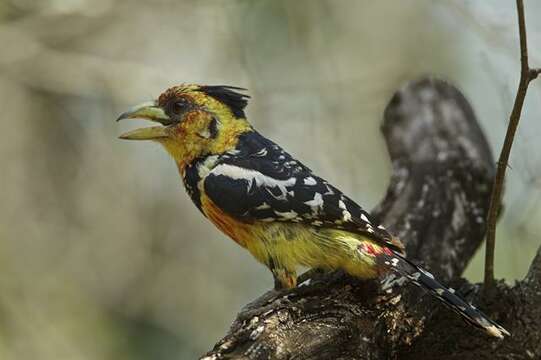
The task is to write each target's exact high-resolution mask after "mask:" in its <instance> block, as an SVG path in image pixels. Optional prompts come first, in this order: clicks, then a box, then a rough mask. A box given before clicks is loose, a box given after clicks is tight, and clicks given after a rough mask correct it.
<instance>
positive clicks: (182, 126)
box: [117, 84, 252, 168]
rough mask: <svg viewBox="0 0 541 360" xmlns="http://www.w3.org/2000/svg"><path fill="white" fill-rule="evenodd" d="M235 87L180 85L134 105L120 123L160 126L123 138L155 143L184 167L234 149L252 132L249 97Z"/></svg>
mask: <svg viewBox="0 0 541 360" xmlns="http://www.w3.org/2000/svg"><path fill="white" fill-rule="evenodd" d="M242 90H245V89H242V88H237V87H233V86H206V85H193V84H191V85H180V86H174V87H172V88H169V89H167V90H166V91H165V92H163V93H162V94H161V95H160V96H159V97H158V99H157V100H155V101H150V102H146V103H143V104H140V105H137V106H135V107H134V108H132V109H131V110H129V111H127V112H125V113H123V114H121V115H120V116H119V117H118V119H117V120H123V119H146V120H150V121H153V122H157V123H160V124H161V125H160V126H152V127H145V128H139V129H136V130H132V131H129V132H127V133H124V134H122V135H120V138H121V139H126V140H153V141H156V142H159V143H160V144H162V145H163V146H164V147H165V149H166V150H167V151H168V152H169V153H170V154H171V156H172V157H173V158H174V159H175V160H176V162H177V164H178V165H179V166H181V168H183V167H184V166H185V165H187V164H189V163H190V162H191V161H193V160H194V159H196V158H198V157H201V156H205V155H211V154H221V153H223V152H225V151H228V150H231V149H233V148H234V147H235V146H236V144H237V141H238V136H239V135H240V134H242V133H244V132H247V131H252V127H251V126H250V124H249V123H248V122H247V121H246V116H245V114H244V108H245V107H246V105H247V104H248V98H249V96H248V95H244V94H242V93H239V92H238V91H242Z"/></svg>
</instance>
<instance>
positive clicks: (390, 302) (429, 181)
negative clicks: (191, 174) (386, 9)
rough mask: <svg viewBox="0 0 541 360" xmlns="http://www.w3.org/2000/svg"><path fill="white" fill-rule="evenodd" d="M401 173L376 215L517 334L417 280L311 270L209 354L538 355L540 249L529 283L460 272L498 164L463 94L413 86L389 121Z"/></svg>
mask: <svg viewBox="0 0 541 360" xmlns="http://www.w3.org/2000/svg"><path fill="white" fill-rule="evenodd" d="M382 132H383V135H384V137H385V140H386V142H387V147H388V151H389V154H390V157H391V161H392V166H393V174H392V177H391V180H390V184H389V188H388V190H387V194H386V196H385V197H384V199H383V201H382V202H381V204H380V205H379V206H377V208H376V209H375V210H374V211H373V214H374V216H376V217H377V218H378V219H379V220H380V221H381V222H382V223H383V224H384V225H385V226H386V227H387V228H388V229H389V230H390V231H391V232H393V233H394V234H395V235H397V236H398V237H399V238H400V239H402V240H403V241H404V242H405V243H406V249H407V254H408V257H409V258H410V259H413V260H415V261H417V262H419V263H421V264H422V265H423V266H425V267H427V268H429V269H430V271H431V272H433V273H434V274H435V275H436V276H437V277H438V278H439V279H440V280H442V281H444V282H450V285H452V286H454V287H455V288H456V289H457V292H458V293H460V294H461V295H462V296H463V297H465V298H466V299H467V300H469V301H471V302H472V303H474V304H476V305H477V306H478V307H479V308H480V309H482V310H483V312H485V313H486V314H487V315H489V316H490V317H491V318H492V319H494V320H495V321H497V322H499V323H500V324H501V325H503V326H504V327H505V328H506V329H507V330H509V331H510V332H511V337H508V338H506V339H504V340H498V339H494V338H490V337H488V336H487V335H485V334H484V333H483V332H481V331H479V330H478V329H475V328H473V327H471V326H470V325H468V324H466V323H464V322H463V321H462V320H461V319H460V317H459V316H458V315H456V314H454V313H453V312H451V311H450V310H448V309H447V308H445V307H444V306H442V305H441V303H439V302H437V301H436V300H434V299H432V298H431V297H430V296H428V295H426V296H425V295H424V294H423V292H422V291H421V290H419V289H417V288H415V287H413V286H410V285H404V286H400V287H395V288H393V289H392V291H389V292H383V291H382V290H381V287H380V285H379V282H378V281H362V280H359V279H355V278H352V277H350V276H348V275H346V274H344V273H342V272H334V273H326V274H317V273H316V274H313V275H310V276H309V277H308V279H307V280H306V281H305V282H304V283H302V284H300V286H298V287H297V288H295V289H292V290H284V291H279V292H277V291H274V290H271V291H269V292H267V293H266V294H264V295H262V296H261V297H260V298H258V299H256V300H255V301H253V302H252V303H250V304H248V305H246V306H245V307H244V308H243V309H242V311H241V312H240V313H239V314H238V316H237V319H236V320H235V321H234V322H233V324H232V326H231V328H230V330H229V332H228V334H226V335H225V337H224V338H223V339H221V340H220V341H219V342H218V343H217V344H216V345H215V346H214V349H213V350H212V351H210V352H208V353H207V354H206V355H205V356H204V357H203V359H205V360H211V359H460V360H467V359H484V358H501V359H510V358H512V359H538V358H541V332H540V325H539V319H541V306H540V305H539V304H541V250H540V252H538V254H537V256H536V258H535V259H534V261H533V263H532V265H531V267H530V271H529V273H528V275H527V276H526V278H525V279H524V280H523V281H520V282H517V283H516V284H515V285H514V286H508V285H506V284H505V283H503V282H498V283H497V286H496V288H495V289H493V290H492V291H491V292H489V293H487V294H483V296H484V297H483V298H481V297H480V294H481V293H482V292H481V287H482V285H480V284H470V283H469V282H467V281H466V280H463V279H459V278H458V277H459V276H460V275H461V274H462V272H463V271H464V269H465V267H466V265H467V264H468V261H469V260H470V259H471V257H472V256H473V255H474V253H475V251H476V250H477V249H478V248H479V245H480V244H481V242H482V240H483V236H484V233H485V225H486V224H485V219H486V216H487V210H488V202H489V201H488V200H489V195H490V192H491V185H492V183H493V179H494V174H495V168H494V160H493V157H492V154H491V152H490V149H489V146H488V144H487V142H486V139H485V137H484V135H483V132H482V130H481V128H480V127H479V124H478V123H477V120H476V118H475V115H474V113H473V110H472V108H471V106H470V105H469V103H468V102H467V100H466V99H465V98H464V96H463V95H462V94H461V93H460V91H458V90H457V89H456V88H454V87H453V86H452V85H450V84H448V83H446V82H444V81H441V80H437V79H433V78H423V79H420V80H418V81H414V82H411V83H408V84H406V85H405V86H404V87H403V88H402V89H400V90H399V91H398V92H397V93H396V94H395V95H394V96H393V97H392V99H391V101H390V102H389V104H388V106H387V108H386V110H385V114H384V122H383V125H382Z"/></svg>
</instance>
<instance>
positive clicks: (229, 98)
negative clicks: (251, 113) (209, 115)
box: [198, 85, 250, 118]
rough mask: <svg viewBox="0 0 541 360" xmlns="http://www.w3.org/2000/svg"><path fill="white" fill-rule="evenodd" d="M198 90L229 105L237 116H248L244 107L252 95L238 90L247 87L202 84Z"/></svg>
mask: <svg viewBox="0 0 541 360" xmlns="http://www.w3.org/2000/svg"><path fill="white" fill-rule="evenodd" d="M198 90H199V91H201V92H203V93H205V94H206V95H208V96H210V97H212V98H214V99H216V100H218V101H219V102H221V103H222V104H224V105H227V106H228V107H229V108H230V109H231V112H232V113H233V115H235V117H237V118H246V115H245V114H244V108H246V105H248V99H249V98H250V96H248V95H246V94H242V93H240V92H238V90H240V91H246V89H244V88H240V87H235V86H227V85H202V86H200V87H199V89H198ZM236 90H237V91H236Z"/></svg>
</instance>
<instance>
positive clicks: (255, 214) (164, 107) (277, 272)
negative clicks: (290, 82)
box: [118, 84, 509, 338]
mask: <svg viewBox="0 0 541 360" xmlns="http://www.w3.org/2000/svg"><path fill="white" fill-rule="evenodd" d="M243 91H245V89H242V88H237V87H233V86H207V85H195V84H188V85H180V86H175V87H172V88H170V89H167V90H166V91H165V92H164V93H162V94H161V95H160V96H159V98H158V99H157V100H155V101H151V102H147V103H143V104H141V105H138V106H136V107H134V108H132V109H131V110H130V111H127V112H125V113H123V114H121V115H120V117H119V118H118V120H121V119H136V118H138V119H147V120H151V121H154V122H157V123H159V124H161V125H159V126H153V127H146V128H140V129H136V130H133V131H130V132H127V133H124V134H122V135H121V136H120V138H121V139H127V140H153V141H155V142H158V143H160V144H161V145H163V147H164V148H165V149H166V150H167V152H168V153H169V154H170V155H171V157H172V158H173V159H174V160H175V162H176V164H177V167H178V169H179V172H180V175H181V177H182V180H183V182H184V186H185V188H186V191H187V193H188V195H189V196H190V197H191V199H192V201H193V202H194V204H195V205H196V206H197V208H198V209H199V210H200V211H201V212H202V213H203V215H204V216H205V217H207V218H208V219H209V220H210V221H211V222H212V223H214V225H216V226H217V227H218V228H219V229H220V230H221V231H222V232H224V233H225V234H226V235H227V236H229V237H230V238H231V239H233V240H234V241H235V242H236V243H237V244H239V245H240V246H242V247H243V248H246V249H247V250H248V251H249V252H250V253H251V254H252V255H253V256H254V257H255V258H256V259H257V260H258V261H259V262H261V263H262V264H264V265H265V266H266V267H268V268H269V270H270V271H271V272H272V274H273V276H274V280H275V286H276V287H277V288H292V287H295V286H296V284H297V273H296V269H297V267H300V266H305V267H309V268H314V269H315V268H317V269H326V270H335V269H342V270H344V271H345V272H347V273H348V274H350V275H352V276H355V277H358V278H361V279H371V278H378V277H382V276H385V275H387V274H395V275H396V276H398V277H400V278H403V279H406V280H409V281H411V282H412V283H414V284H415V285H418V286H420V287H422V288H424V289H426V290H428V291H429V292H430V293H431V294H432V295H434V296H435V297H436V298H438V299H439V300H441V301H442V302H443V303H444V304H446V305H448V306H449V307H450V308H451V309H453V310H454V311H456V312H457V313H458V314H460V315H462V316H463V318H464V319H465V320H467V321H468V322H469V323H471V324H473V325H474V326H476V327H479V328H481V329H483V330H485V331H486V332H487V333H488V334H490V335H492V336H496V337H500V338H502V337H503V335H504V334H505V335H509V333H508V332H507V331H506V330H505V329H504V328H503V327H501V326H500V325H498V324H496V323H495V322H494V321H492V320H490V319H489V318H488V317H487V316H486V315H484V314H483V313H482V312H481V311H479V310H478V309H476V308H475V307H474V306H473V305H471V304H469V303H468V302H466V301H464V300H463V299H461V298H460V297H459V296H458V295H457V294H455V292H454V290H453V289H449V288H447V287H445V286H443V285H442V284H440V283H439V282H438V281H437V280H436V279H435V278H434V276H433V275H432V274H430V273H429V272H427V271H426V270H424V269H422V268H421V267H419V266H417V265H416V264H414V263H412V262H411V261H409V260H408V259H407V258H406V257H405V253H404V246H403V244H402V242H401V241H400V240H399V239H398V238H396V237H395V236H393V235H392V234H390V233H389V232H388V231H387V230H386V229H385V228H384V227H383V226H382V225H380V224H378V223H377V222H376V221H375V220H374V219H373V218H372V217H371V216H370V214H369V213H368V212H366V211H365V210H363V209H362V208H361V207H360V206H359V205H357V203H355V202H354V201H353V200H352V199H351V198H349V197H348V196H346V195H345V194H343V193H342V192H341V191H340V190H338V189H337V188H336V187H334V186H333V185H331V184H330V183H329V182H328V181H326V180H324V179H322V178H321V177H319V176H317V175H316V174H314V173H313V172H312V171H311V170H310V169H309V168H308V167H306V166H305V165H304V164H302V163H301V162H300V161H298V160H296V159H295V158H294V157H292V156H291V155H290V154H289V153H287V152H286V151H285V150H283V149H282V148H281V147H280V146H279V145H277V144H275V143H274V142H272V141H271V140H269V139H267V138H266V137H264V136H263V135H261V134H260V133H258V132H257V131H256V130H255V129H254V128H253V127H252V125H251V124H250V123H249V122H248V121H247V119H246V115H245V112H244V110H245V107H246V105H247V104H248V98H249V96H247V95H245V94H244V93H243Z"/></svg>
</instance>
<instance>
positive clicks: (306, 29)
mask: <svg viewBox="0 0 541 360" xmlns="http://www.w3.org/2000/svg"><path fill="white" fill-rule="evenodd" d="M525 5H526V11H527V15H526V19H527V25H528V37H529V44H530V63H531V64H532V66H541V21H540V20H539V17H538V16H537V15H538V14H540V13H541V2H539V1H534V0H530V1H526V4H525ZM0 44H1V48H0V109H1V110H0V111H1V120H0V130H1V134H2V135H1V136H2V140H1V141H0V164H1V172H0V199H1V200H0V359H2V360H4V359H9V360H11V359H18V360H26V359H40V360H48V359H55V360H57V359H77V360H78V359H81V360H83V359H84V360H94V359H96V360H97V359H100V360H107V359H115V360H119V359H136V360H146V359H158V360H161V359H164V360H165V359H192V358H195V357H196V356H197V355H200V354H202V353H204V352H205V351H206V350H209V349H210V348H211V347H212V346H213V345H214V343H215V341H216V340H218V339H219V338H220V337H221V335H223V334H224V333H225V332H226V330H227V329H228V327H229V325H230V323H231V321H232V320H233V319H234V317H235V314H236V313H237V312H238V311H239V310H240V308H241V307H242V306H243V305H244V304H246V303H247V302H249V301H250V300H252V299H254V298H255V297H257V296H258V295H260V294H262V293H263V292H264V291H266V290H267V289H269V288H270V287H271V286H272V278H271V276H270V273H268V272H267V270H265V269H264V268H263V267H262V266H261V265H259V264H257V263H256V261H255V260H253V259H252V258H251V256H250V255H249V254H248V253H247V252H245V251H244V250H242V249H240V248H239V247H238V246H237V245H236V244H234V243H233V242H232V241H230V240H229V239H226V238H225V236H224V235H222V234H221V233H220V232H218V230H216V229H215V228H214V227H213V226H211V225H210V224H209V223H207V221H206V220H205V219H204V218H203V217H202V216H201V215H200V214H199V213H198V211H197V209H196V208H195V207H194V206H193V205H192V203H191V201H190V200H189V198H188V196H187V195H186V194H185V193H184V190H183V188H182V186H181V182H180V179H179V176H178V175H177V169H176V167H175V165H174V163H173V161H171V160H170V159H169V158H168V156H167V155H166V153H165V152H164V151H163V150H162V149H161V148H160V147H159V146H158V145H156V144H153V143H141V142H138V143H133V142H122V141H120V140H118V139H117V136H118V134H120V132H122V131H125V130H128V129H131V128H134V127H137V126H138V125H141V124H136V123H132V124H117V123H115V122H114V120H115V118H116V117H117V115H118V114H119V113H120V112H122V111H124V110H126V109H127V108H128V107H129V106H131V105H134V104H137V103H139V102H141V101H146V100H150V99H153V98H155V97H156V96H157V95H158V94H159V93H160V92H161V91H162V90H164V89H165V88H167V87H169V86H171V85H175V84H178V83H181V82H199V83H208V84H229V85H237V86H243V87H246V88H248V89H249V92H250V94H251V95H252V100H251V103H250V105H249V107H248V111H247V114H248V117H249V119H250V120H251V121H252V122H253V124H254V125H255V126H256V127H257V128H258V129H259V130H260V131H262V132H263V133H264V134H266V135H268V136H269V137H270V138H271V139H273V140H276V141H277V142H279V143H280V144H282V145H284V147H286V149H288V150H289V151H290V152H291V153H293V154H294V155H296V156H298V157H300V158H301V159H303V160H304V163H306V164H307V165H309V166H310V167H311V168H312V169H313V170H314V171H316V172H318V173H320V174H321V175H322V176H324V177H326V178H327V179H329V180H331V181H332V182H334V183H336V184H337V185H338V186H339V187H340V188H342V189H343V190H344V191H345V192H346V193H348V194H351V196H352V197H353V198H354V199H356V200H358V201H359V202H360V203H361V204H364V205H365V207H367V208H371V207H373V206H374V205H375V204H377V202H378V201H379V199H381V197H382V195H383V194H384V191H385V189H386V186H387V181H388V178H389V171H390V164H389V160H388V156H387V153H386V150H385V147H384V144H383V140H382V138H381V136H380V133H379V124H380V121H381V116H382V112H383V109H384V107H385V104H386V102H387V101H388V99H389V98H390V97H391V95H392V93H393V92H394V91H395V90H396V89H397V88H398V87H399V86H400V85H401V84H403V82H404V81H407V80H411V79H414V78H416V77H418V76H421V75H425V74H436V75H439V76H442V77H444V78H447V79H449V80H451V81H452V82H454V83H455V84H456V85H457V86H459V87H460V88H461V89H462V90H463V91H464V93H465V94H466V96H467V97H468V98H469V100H470V101H471V102H472V104H473V107H474V109H475V110H476V113H477V115H478V117H479V121H480V122H481V125H482V127H483V128H484V129H485V131H486V134H487V137H488V138H489V141H490V143H491V145H492V147H493V151H494V153H495V154H498V153H499V149H500V146H501V144H502V141H503V137H504V133H505V126H506V122H507V119H508V114H509V112H510V109H511V107H512V102H513V99H514V94H515V90H516V86H517V83H518V73H519V62H518V35H517V28H516V11H515V8H514V2H512V1H504V0H500V1H491V2H473V1H446V2H433V1H428V0H427V1H421V0H418V1H415V0H408V1H400V2H397V1H377V2H376V1H359V0H342V1H331V0H327V1H311V0H297V1H286V0H268V1H256V0H253V1H248V0H244V1H240V0H184V1H175V0H149V1H143V0H140V1H130V0H0ZM540 117H541V80H538V81H537V82H534V83H532V86H531V87H530V90H529V93H528V97H527V99H526V105H525V110H524V115H523V117H522V120H521V121H522V122H521V126H520V129H519V132H518V135H517V138H516V141H515V146H514V148H513V153H512V158H511V164H510V170H509V171H508V182H507V192H506V196H505V204H506V210H505V216H504V217H503V219H502V221H501V222H500V227H499V233H498V242H497V254H496V256H497V257H496V260H497V264H496V275H497V276H498V277H499V278H505V279H506V281H508V282H510V283H512V282H514V281H515V280H516V279H521V278H522V277H523V276H524V274H525V272H526V270H527V268H528V265H529V263H530V261H531V259H532V257H533V254H534V251H535V250H536V249H537V247H538V246H539V245H540V243H541V240H540V236H539V234H540V233H541V222H540V221H539V220H540V219H541V202H540V199H541V141H539V139H540V138H541V118H540ZM482 262H483V256H482V252H481V251H480V253H479V254H478V255H477V256H476V258H475V259H474V260H473V261H472V263H471V265H470V267H469V268H468V270H467V272H466V274H465V276H467V277H468V278H469V279H470V280H474V281H478V280H480V279H481V278H482V266H481V265H482Z"/></svg>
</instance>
